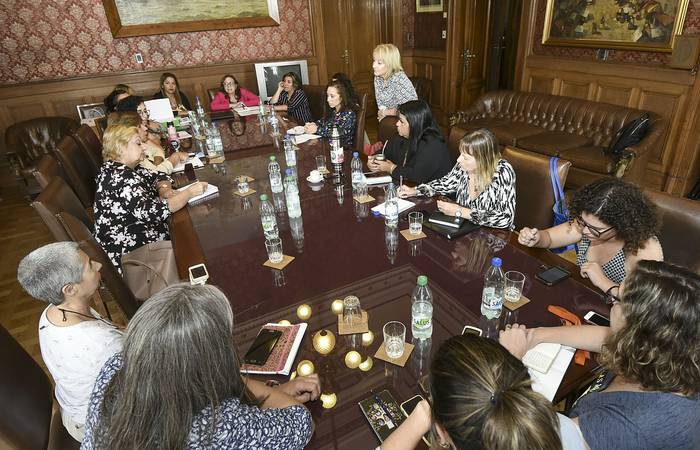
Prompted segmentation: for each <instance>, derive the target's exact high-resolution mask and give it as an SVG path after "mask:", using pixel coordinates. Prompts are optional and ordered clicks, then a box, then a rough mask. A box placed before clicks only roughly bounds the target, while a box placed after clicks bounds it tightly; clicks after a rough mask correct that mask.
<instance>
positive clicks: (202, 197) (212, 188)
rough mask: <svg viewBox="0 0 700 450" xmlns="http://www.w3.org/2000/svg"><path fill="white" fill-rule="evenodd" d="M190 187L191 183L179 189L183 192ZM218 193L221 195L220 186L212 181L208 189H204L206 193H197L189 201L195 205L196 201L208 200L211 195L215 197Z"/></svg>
mask: <svg viewBox="0 0 700 450" xmlns="http://www.w3.org/2000/svg"><path fill="white" fill-rule="evenodd" d="M188 187H190V185H187V186H183V187H181V188H180V189H178V191H180V192H182V191H184V190H185V189H187V188H188ZM218 195H219V188H218V187H216V186H214V185H213V184H211V183H210V184H208V185H207V190H206V191H204V193H202V194H199V195H195V196H194V197H192V198H191V199H190V200H189V201H188V202H187V203H188V204H190V205H194V204H196V203H199V202H200V201H203V200H208V199H209V198H210V197H211V198H213V197H216V196H218Z"/></svg>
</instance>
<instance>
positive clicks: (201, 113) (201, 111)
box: [195, 96, 205, 119]
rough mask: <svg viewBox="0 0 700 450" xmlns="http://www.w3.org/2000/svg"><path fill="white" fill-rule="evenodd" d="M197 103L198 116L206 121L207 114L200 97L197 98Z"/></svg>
mask: <svg viewBox="0 0 700 450" xmlns="http://www.w3.org/2000/svg"><path fill="white" fill-rule="evenodd" d="M195 103H196V105H197V106H196V108H197V115H198V116H199V118H200V119H204V116H205V113H204V107H203V106H202V102H201V101H199V96H196V97H195Z"/></svg>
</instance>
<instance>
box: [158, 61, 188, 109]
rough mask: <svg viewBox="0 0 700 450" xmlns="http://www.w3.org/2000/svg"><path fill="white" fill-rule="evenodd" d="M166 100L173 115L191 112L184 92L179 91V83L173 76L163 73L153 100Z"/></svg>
mask: <svg viewBox="0 0 700 450" xmlns="http://www.w3.org/2000/svg"><path fill="white" fill-rule="evenodd" d="M158 98H167V99H169V100H170V107H171V108H172V110H173V111H174V112H176V114H175V115H178V114H180V115H182V114H187V111H191V110H192V106H191V105H190V100H189V99H188V98H187V96H186V95H185V93H184V92H182V91H181V90H180V83H178V81H177V77H176V76H175V74H173V73H170V72H165V73H164V74H163V75H161V76H160V90H159V91H158V92H156V93H155V94H153V99H154V100H155V99H158Z"/></svg>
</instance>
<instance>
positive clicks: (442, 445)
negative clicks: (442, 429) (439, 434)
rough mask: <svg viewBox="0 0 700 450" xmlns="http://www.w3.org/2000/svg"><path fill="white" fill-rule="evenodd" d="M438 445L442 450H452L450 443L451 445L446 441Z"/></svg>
mask: <svg viewBox="0 0 700 450" xmlns="http://www.w3.org/2000/svg"><path fill="white" fill-rule="evenodd" d="M438 445H439V446H440V448H450V443H449V442H447V441H444V442H442V441H441V442H438Z"/></svg>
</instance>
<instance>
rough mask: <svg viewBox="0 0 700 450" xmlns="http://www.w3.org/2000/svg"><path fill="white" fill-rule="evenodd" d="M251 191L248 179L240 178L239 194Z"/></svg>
mask: <svg viewBox="0 0 700 450" xmlns="http://www.w3.org/2000/svg"><path fill="white" fill-rule="evenodd" d="M249 189H250V186H249V185H248V179H247V178H246V177H239V178H238V192H239V193H241V194H245V193H246V192H248V190H249Z"/></svg>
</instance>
